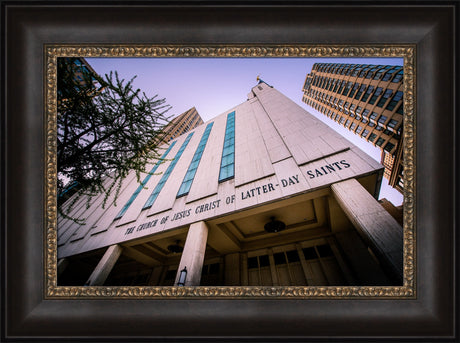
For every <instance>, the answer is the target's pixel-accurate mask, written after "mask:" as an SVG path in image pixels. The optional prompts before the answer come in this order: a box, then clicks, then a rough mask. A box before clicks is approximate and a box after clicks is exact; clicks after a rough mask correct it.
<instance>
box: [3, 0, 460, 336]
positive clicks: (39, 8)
mask: <svg viewBox="0 0 460 343" xmlns="http://www.w3.org/2000/svg"><path fill="white" fill-rule="evenodd" d="M188 4H189V3H185V2H168V5H166V4H165V3H153V2H150V3H145V2H138V3H136V2H130V3H123V2H119V3H115V2H100V3H99V6H95V3H91V2H62V3H61V4H57V3H56V2H46V1H42V2H36V3H34V2H29V3H22V2H15V1H10V2H8V1H3V2H2V30H3V31H2V37H4V39H3V40H2V52H3V54H2V62H3V63H2V68H3V69H2V74H3V76H6V77H3V78H2V79H3V80H5V82H3V84H2V87H3V89H2V100H3V101H2V105H3V108H2V122H1V126H0V127H1V130H2V150H1V151H2V169H1V172H2V173H1V175H2V179H1V187H2V192H1V195H2V198H1V200H2V243H3V245H2V258H3V261H2V262H3V264H2V266H3V269H2V271H3V273H2V276H3V278H2V281H3V286H4V287H3V291H2V330H1V331H2V337H1V338H2V340H5V341H8V340H24V341H28V340H33V339H34V340H37V339H39V340H43V341H51V340H56V341H63V340H64V339H66V340H67V339H68V340H72V339H74V340H77V339H79V340H85V341H86V340H88V341H129V342H133V341H136V340H140V341H143V340H145V341H219V342H222V341H260V342H270V341H322V340H328V341H347V340H350V341H357V340H366V341H376V340H384V341H430V342H431V341H456V339H458V336H457V335H458V333H456V329H458V327H456V326H455V320H454V319H455V312H456V306H455V305H456V304H455V291H456V290H455V288H454V279H455V270H454V248H455V246H454V243H455V241H454V238H455V236H454V223H455V222H454V215H455V208H454V206H456V205H455V198H454V195H455V194H454V186H455V182H454V181H455V171H456V165H455V164H454V149H453V148H454V139H455V135H454V134H455V129H456V128H455V126H454V125H455V120H454V92H455V88H454V76H455V75H454V72H455V69H454V64H455V63H456V62H455V58H454V57H455V50H454V42H455V39H456V37H455V33H456V30H457V29H458V27H456V26H455V25H456V23H455V20H454V14H455V12H457V14H458V7H457V5H458V3H457V2H432V3H425V4H426V5H427V6H421V5H415V4H414V3H412V2H408V3H406V4H404V2H398V3H397V4H396V3H385V2H380V1H379V2H373V3H372V4H373V5H372V6H369V4H368V5H366V3H359V2H355V3H342V2H341V3H337V2H336V3H332V2H321V6H319V5H318V3H308V2H306V3H305V4H310V5H301V4H300V3H299V2H292V3H289V2H286V3H282V2H279V3H278V2H276V3H275V2H270V1H264V2H263V5H262V4H261V3H249V2H246V3H238V2H231V3H227V2H217V3H211V2H206V1H201V2H199V3H195V4H193V6H192V5H188ZM325 4H327V5H325ZM358 4H359V5H360V6H357V5H358ZM45 5H46V6H45ZM384 5H385V6H384ZM56 43H57V44H65V43H68V44H76V43H82V44H86V45H87V44H109V43H116V44H127V43H137V44H145V43H148V44H180V45H184V44H185V45H187V44H202V45H205V44H216V43H219V44H232V43H233V44H235V43H238V44H245V43H248V44H251V43H253V44H254V43H257V44H345V45H351V46H355V45H359V44H382V43H383V44H401V43H402V44H415V45H416V53H417V65H416V70H417V76H416V80H417V93H416V99H417V106H416V123H417V131H416V140H417V156H416V157H417V159H416V161H417V166H416V175H417V180H416V187H417V189H416V206H417V207H416V225H417V226H416V237H417V251H418V255H417V299H416V300H407V299H406V300H388V299H386V300H384V299H378V298H376V299H362V300H349V299H348V300H331V299H329V300H326V299H322V300H321V299H318V300H286V299H278V300H276V299H257V300H255V299H250V300H230V299H228V300H225V299H220V300H205V299H196V300H186V299H184V300H178V299H176V300H141V299H139V300H133V299H129V300H126V299H125V300H122V299H120V300H113V299H112V300H109V299H103V300H94V299H80V300H44V293H45V292H44V273H43V270H44V265H43V261H44V237H43V234H44V230H43V225H44V222H45V220H44V211H43V209H44V206H45V204H44V182H43V178H44V175H45V165H44V161H43V156H44V148H45V144H46V142H45V137H46V135H45V131H44V127H45V123H44V94H43V89H44V81H45V79H44V71H43V64H44V50H43V49H44V44H56ZM224 81H225V80H223V82H224ZM299 91H300V90H299ZM457 172H458V170H457Z"/></svg>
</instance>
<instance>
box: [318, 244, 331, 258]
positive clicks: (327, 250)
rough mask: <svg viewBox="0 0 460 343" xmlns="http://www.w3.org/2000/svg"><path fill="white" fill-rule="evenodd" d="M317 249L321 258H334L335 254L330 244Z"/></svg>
mask: <svg viewBox="0 0 460 343" xmlns="http://www.w3.org/2000/svg"><path fill="white" fill-rule="evenodd" d="M316 248H317V249H318V252H319V256H321V257H328V256H334V253H333V252H332V250H331V247H330V246H329V245H328V244H324V245H319V246H317V247H316Z"/></svg>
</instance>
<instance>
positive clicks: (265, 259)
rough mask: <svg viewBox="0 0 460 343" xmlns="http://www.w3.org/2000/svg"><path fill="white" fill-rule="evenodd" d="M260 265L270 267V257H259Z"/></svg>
mask: <svg viewBox="0 0 460 343" xmlns="http://www.w3.org/2000/svg"><path fill="white" fill-rule="evenodd" d="M259 263H260V267H267V266H269V265H270V259H269V258H268V255H262V256H259Z"/></svg>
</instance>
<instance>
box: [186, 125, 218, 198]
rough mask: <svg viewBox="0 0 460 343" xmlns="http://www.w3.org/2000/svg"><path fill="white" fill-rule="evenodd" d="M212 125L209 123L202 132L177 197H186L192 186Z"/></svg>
mask: <svg viewBox="0 0 460 343" xmlns="http://www.w3.org/2000/svg"><path fill="white" fill-rule="evenodd" d="M213 124H214V123H209V124H208V125H207V126H206V129H205V130H204V133H203V136H202V137H201V140H200V143H199V144H198V147H197V148H196V151H195V154H194V155H193V158H192V162H190V165H189V167H188V170H187V173H185V177H184V180H183V181H182V184H181V186H180V188H179V192H178V193H177V197H180V196H184V195H187V194H188V192H189V191H190V187H191V186H192V182H193V179H194V178H195V174H196V170H197V169H198V165H199V164H200V160H201V156H202V155H203V151H204V148H205V147H206V143H207V142H208V138H209V134H210V133H211V129H212V126H213Z"/></svg>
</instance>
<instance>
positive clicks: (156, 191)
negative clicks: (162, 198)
mask: <svg viewBox="0 0 460 343" xmlns="http://www.w3.org/2000/svg"><path fill="white" fill-rule="evenodd" d="M193 133H194V132H190V133H189V134H188V136H187V138H186V139H185V141H184V143H182V146H181V147H180V149H179V151H178V152H177V153H176V156H174V159H173V160H172V161H171V163H170V164H169V166H168V169H166V171H165V172H164V174H163V176H162V177H161V179H160V182H158V184H157V185H156V187H155V189H154V190H153V192H152V194H151V195H150V197H149V198H148V199H147V201H146V202H145V205H144V207H143V208H142V209H143V210H145V209H147V208H150V207H152V205H153V203H154V202H155V200H156V198H157V197H158V194H160V192H161V190H162V189H163V186H164V184H165V183H166V181H167V180H168V178H169V175H171V173H172V171H173V169H174V167H175V166H176V164H177V161H179V159H180V157H181V156H182V153H183V152H184V150H185V148H186V147H187V144H188V142H189V141H190V139H191V138H192V136H193Z"/></svg>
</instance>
